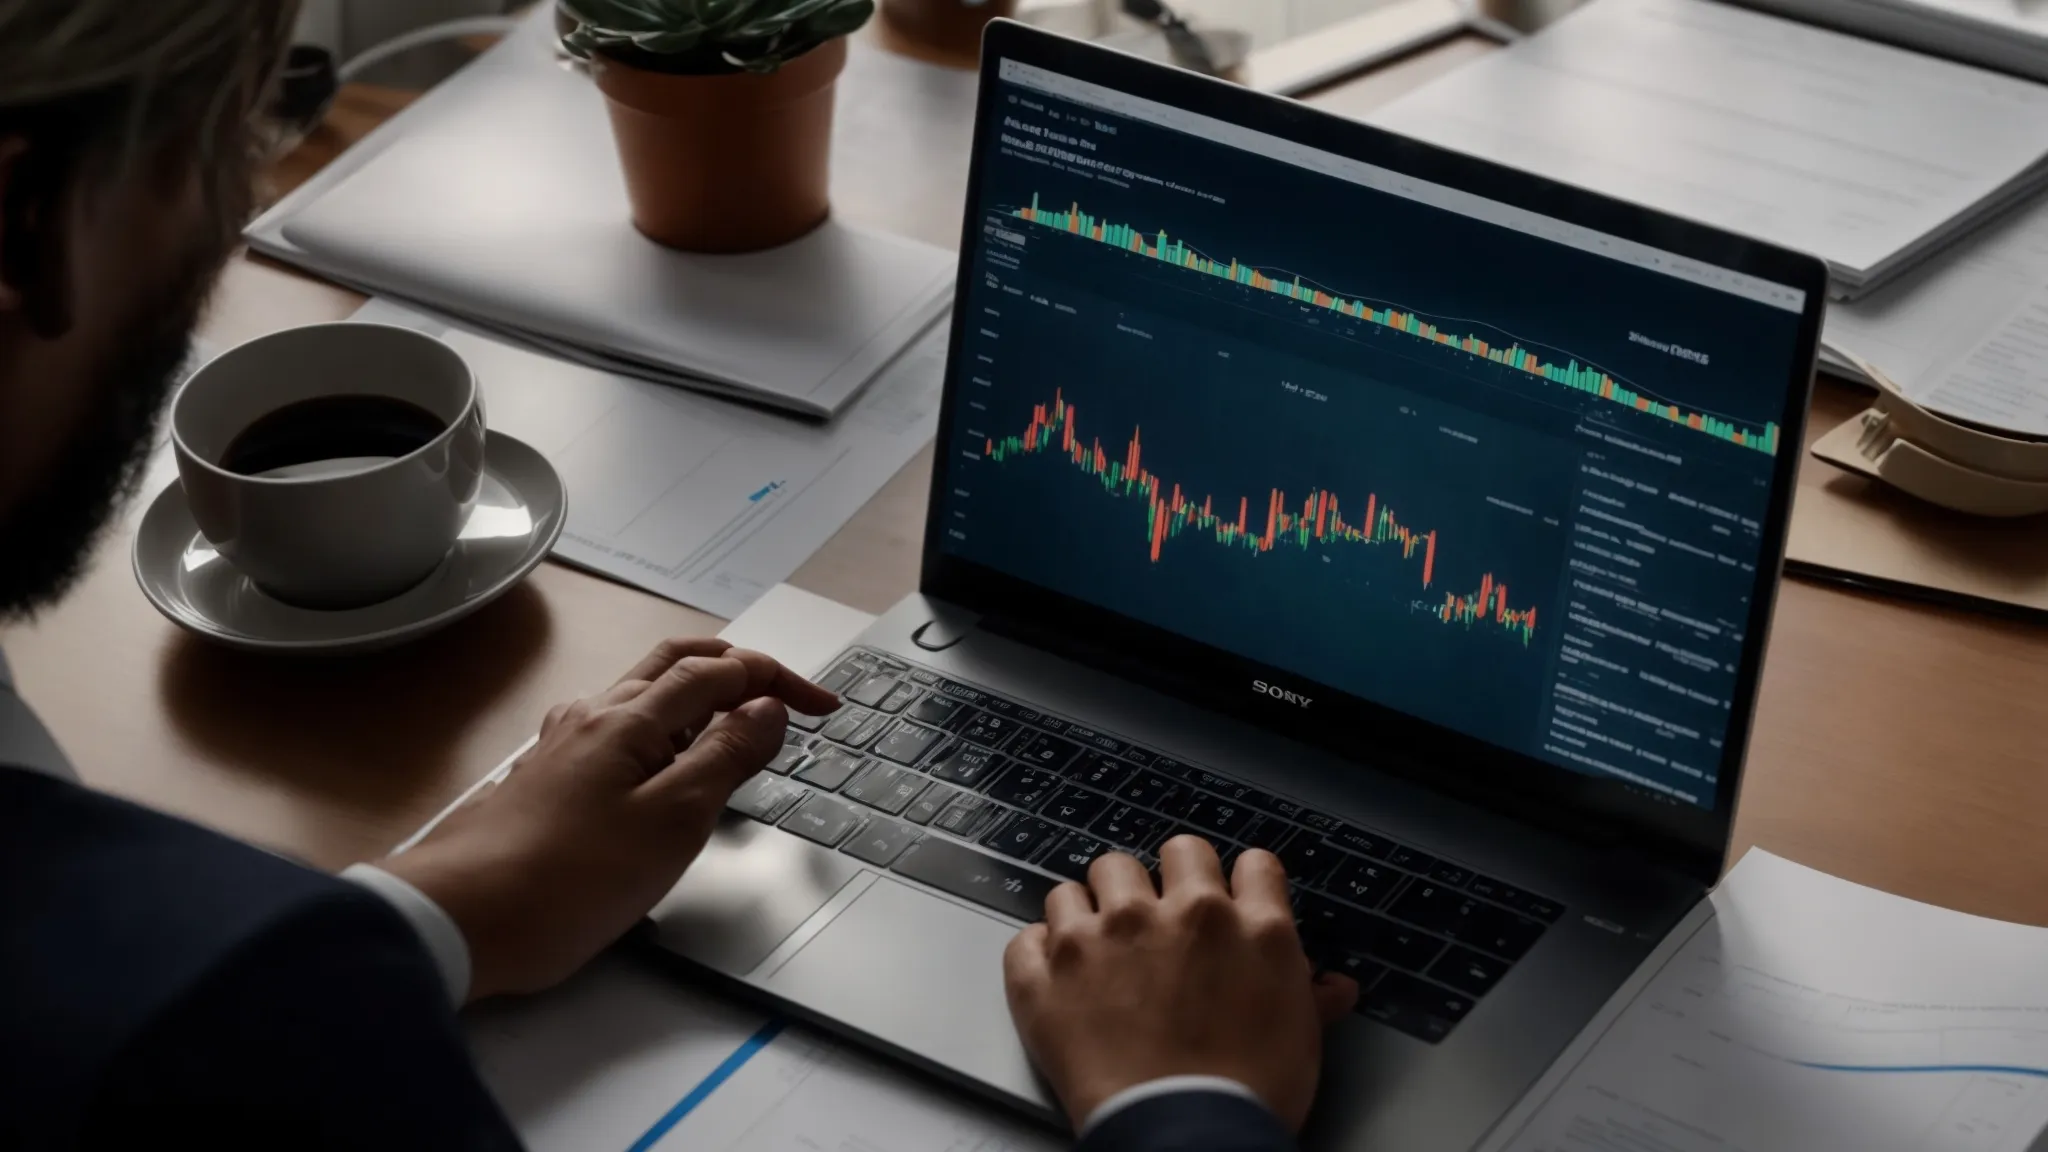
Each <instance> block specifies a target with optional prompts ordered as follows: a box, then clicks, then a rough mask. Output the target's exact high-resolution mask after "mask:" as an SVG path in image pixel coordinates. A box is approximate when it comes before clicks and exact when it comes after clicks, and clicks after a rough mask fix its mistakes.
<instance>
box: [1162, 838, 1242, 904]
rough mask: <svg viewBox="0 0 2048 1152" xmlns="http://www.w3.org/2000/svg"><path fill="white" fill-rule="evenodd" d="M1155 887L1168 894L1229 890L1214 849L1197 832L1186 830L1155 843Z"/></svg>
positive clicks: (1182, 894)
mask: <svg viewBox="0 0 2048 1152" xmlns="http://www.w3.org/2000/svg"><path fill="white" fill-rule="evenodd" d="M1159 887H1160V889H1161V890H1162V891H1163V892H1164V893H1165V894H1166V895H1168V896H1176V895H1178V896H1187V895H1192V894H1194V893H1196V892H1201V891H1204V890H1209V891H1215V892H1228V891H1229V889H1228V887H1227V886H1226V885H1225V884H1224V883H1223V861H1222V860H1221V859H1220V858H1218V857H1217V855H1216V849H1215V848H1213V847H1211V846H1210V844H1209V842H1208V841H1207V840H1204V839H1202V838H1201V837H1200V836H1193V835H1188V834H1186V833H1183V834H1182V835H1179V836H1175V837H1174V838H1173V839H1171V840H1168V841H1167V842H1166V843H1164V844H1162V845H1160V846H1159Z"/></svg>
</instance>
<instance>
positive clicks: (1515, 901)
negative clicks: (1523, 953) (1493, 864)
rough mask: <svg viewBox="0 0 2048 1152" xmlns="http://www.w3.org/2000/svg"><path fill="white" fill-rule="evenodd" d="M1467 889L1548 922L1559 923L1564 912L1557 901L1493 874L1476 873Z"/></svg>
mask: <svg viewBox="0 0 2048 1152" xmlns="http://www.w3.org/2000/svg"><path fill="white" fill-rule="evenodd" d="M1465 890H1466V891H1467V892H1470V893H1472V894H1473V895H1475V896H1484V897H1486V898H1487V899H1488V900H1491V901H1493V902H1494V903H1495V904H1505V905H1507V906H1508V907H1509V908H1512V909H1514V910H1515V911H1517V912H1520V913H1521V914H1522V915H1524V916H1533V917H1535V918H1536V919H1538V920H1541V921H1543V922H1544V923H1546V924H1555V923H1557V918H1558V917H1559V916H1562V915H1563V914H1564V908H1563V906H1561V905H1559V904H1558V903H1557V901H1555V900H1548V899H1545V898H1544V897H1541V896H1538V895H1535V894H1534V893H1531V892H1524V891H1522V890H1521V889H1520V888H1516V887H1513V886H1512V885H1508V884H1503V883H1501V882H1500V881H1498V880H1495V879H1494V878H1493V877H1491V876H1482V875H1479V874H1477V873H1474V874H1473V876H1472V880H1471V882H1470V883H1468V884H1466V885H1465Z"/></svg>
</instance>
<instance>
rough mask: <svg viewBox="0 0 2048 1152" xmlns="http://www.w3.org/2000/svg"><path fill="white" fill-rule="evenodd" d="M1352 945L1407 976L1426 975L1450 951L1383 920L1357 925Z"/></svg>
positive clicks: (1375, 918)
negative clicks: (1407, 972)
mask: <svg viewBox="0 0 2048 1152" xmlns="http://www.w3.org/2000/svg"><path fill="white" fill-rule="evenodd" d="M1356 930H1357V932H1358V935H1357V937H1356V938H1355V939H1354V940H1353V945H1354V946H1355V947H1356V948H1358V949H1359V950H1360V951H1362V952H1364V953H1365V954H1366V955H1368V956H1370V957H1372V958H1373V959H1375V960H1379V961H1383V962H1385V963H1387V964H1391V965H1393V966H1394V967H1396V968H1402V969H1405V970H1407V971H1409V972H1426V971H1428V970H1429V966H1430V965H1431V964H1432V963H1434V962H1435V961H1436V958H1437V957H1439V956H1441V955H1443V953H1444V949H1445V948H1447V947H1449V945H1447V944H1445V943H1444V942H1443V941H1442V940H1439V939H1437V938H1436V937H1434V936H1431V935H1430V934H1429V933H1427V932H1424V931H1423V930H1422V929H1420V928H1415V927H1411V926H1409V925H1407V924H1402V923H1399V922H1397V921H1393V920H1389V919H1387V918H1386V917H1384V916H1367V917H1365V918H1364V919H1363V920H1361V921H1359V922H1358V924H1357V925H1356Z"/></svg>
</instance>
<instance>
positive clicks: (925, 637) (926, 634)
mask: <svg viewBox="0 0 2048 1152" xmlns="http://www.w3.org/2000/svg"><path fill="white" fill-rule="evenodd" d="M925 602H926V603H927V604H929V605H931V608H932V618H931V619H930V620H927V621H925V622H924V623H923V624H921V625H919V626H918V629H917V631H915V632H912V633H911V634H910V642H911V643H913V644H915V645H917V646H918V647H919V648H922V649H924V650H925V651H927V652H944V651H945V650H946V649H948V648H951V647H952V646H953V645H955V644H958V643H959V642H960V641H962V640H965V639H966V638H967V634H968V633H970V632H972V631H974V630H975V629H976V628H977V627H979V626H980V625H981V613H979V612H969V611H968V610H966V609H965V608H955V607H953V606H951V605H949V604H946V603H944V602H942V601H939V600H935V599H932V598H930V597H927V598H926V600H925Z"/></svg>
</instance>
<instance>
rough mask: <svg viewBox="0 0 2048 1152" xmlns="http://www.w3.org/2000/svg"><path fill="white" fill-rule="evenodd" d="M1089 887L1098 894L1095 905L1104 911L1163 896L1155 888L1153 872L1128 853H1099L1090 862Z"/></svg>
mask: <svg viewBox="0 0 2048 1152" xmlns="http://www.w3.org/2000/svg"><path fill="white" fill-rule="evenodd" d="M1088 887H1089V888H1090V889H1092V890H1093V891H1094V893H1095V906H1096V907H1097V908H1100V909H1102V910H1103V911H1104V912H1109V911H1111V910H1113V909H1116V908H1121V907H1123V906H1125V905H1128V904H1140V903H1149V902H1151V901H1154V900H1157V899H1159V894H1158V893H1157V892H1155V891H1153V890H1152V874H1151V873H1149V872H1147V871H1145V866H1144V865H1143V864H1140V863H1138V858H1137V857H1136V856H1132V855H1130V854H1128V853H1125V852H1110V853H1107V854H1105V855H1102V856H1097V857H1096V858H1095V862H1094V863H1093V864H1090V865H1088Z"/></svg>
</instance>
